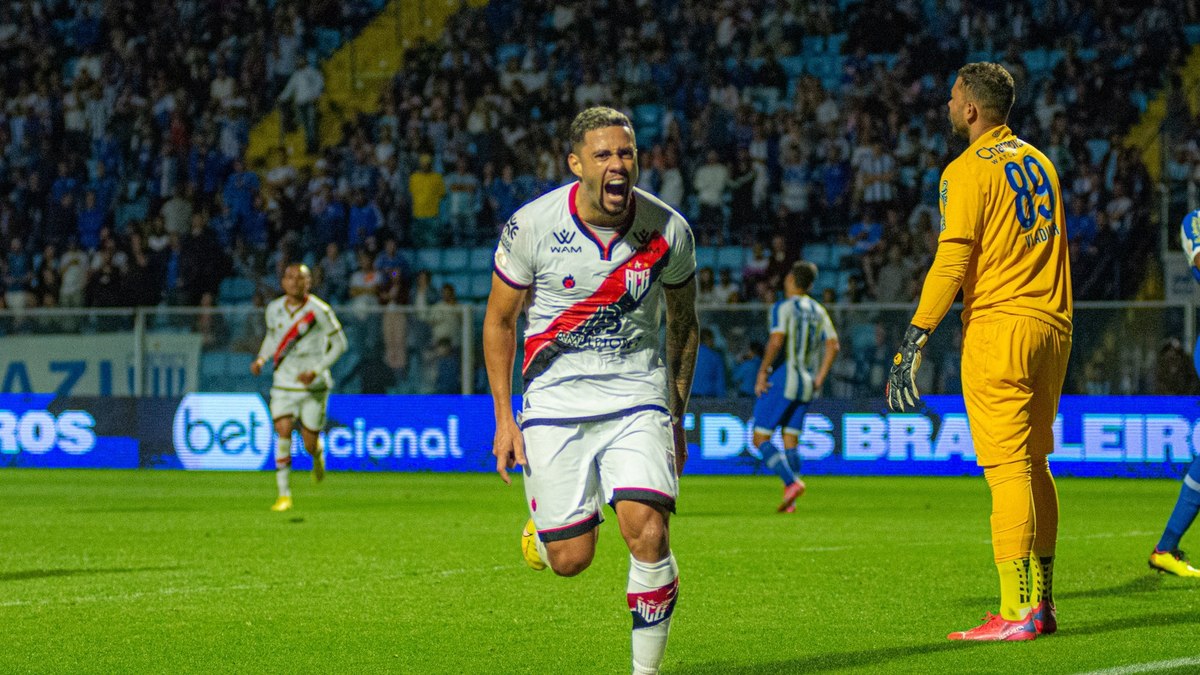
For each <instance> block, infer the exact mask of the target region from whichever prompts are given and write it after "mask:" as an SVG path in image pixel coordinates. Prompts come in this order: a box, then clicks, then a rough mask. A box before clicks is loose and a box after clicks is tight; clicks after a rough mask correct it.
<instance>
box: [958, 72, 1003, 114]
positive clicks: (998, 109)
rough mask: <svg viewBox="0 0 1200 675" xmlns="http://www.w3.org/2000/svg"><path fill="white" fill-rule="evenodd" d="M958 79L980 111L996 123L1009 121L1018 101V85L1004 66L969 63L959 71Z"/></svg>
mask: <svg viewBox="0 0 1200 675" xmlns="http://www.w3.org/2000/svg"><path fill="white" fill-rule="evenodd" d="M958 79H959V81H960V82H962V86H963V89H965V90H966V91H967V93H968V94H969V95H970V96H971V98H972V99H974V101H973V102H974V103H975V105H977V106H979V109H980V110H982V111H984V112H986V113H987V114H989V115H990V116H992V117H993V118H994V119H995V120H996V121H1001V122H1003V121H1007V120H1008V112H1009V111H1010V110H1012V107H1013V101H1014V100H1016V85H1015V84H1014V83H1013V76H1012V75H1011V74H1009V72H1008V71H1007V70H1005V68H1004V66H1002V65H1000V64H999V63H990V62H987V61H981V62H978V63H968V64H967V65H965V66H963V67H962V68H959V69H958Z"/></svg>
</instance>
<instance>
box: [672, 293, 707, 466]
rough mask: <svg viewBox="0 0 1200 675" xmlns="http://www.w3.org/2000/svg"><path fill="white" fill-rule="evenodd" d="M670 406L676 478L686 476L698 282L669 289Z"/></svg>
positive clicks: (697, 340) (697, 336)
mask: <svg viewBox="0 0 1200 675" xmlns="http://www.w3.org/2000/svg"><path fill="white" fill-rule="evenodd" d="M666 298H667V406H668V407H669V408H670V409H671V422H672V424H671V434H672V436H673V437H674V439H675V457H674V459H675V475H677V476H679V475H682V474H683V465H684V462H686V461H687V454H688V453H687V437H686V436H685V435H684V432H683V415H684V413H686V412H687V404H688V396H689V395H690V394H691V392H692V376H693V375H694V374H695V372H696V351H697V350H698V349H699V348H700V322H699V320H698V319H697V318H696V282H695V280H694V279H693V280H689V281H688V282H687V284H686V285H684V286H681V287H679V288H667V289H666Z"/></svg>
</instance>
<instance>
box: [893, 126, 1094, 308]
mask: <svg viewBox="0 0 1200 675" xmlns="http://www.w3.org/2000/svg"><path fill="white" fill-rule="evenodd" d="M940 189H941V194H940V198H939V201H940V202H941V204H940V207H941V213H942V222H941V234H940V235H939V236H938V242H939V244H942V243H943V242H954V243H956V244H967V245H969V246H970V255H969V258H968V259H967V260H966V269H965V274H963V282H962V291H963V305H964V309H963V315H962V319H963V323H964V324H965V323H966V322H968V321H970V320H971V318H973V317H979V316H984V315H986V314H991V313H1003V314H1015V315H1020V316H1029V317H1033V318H1037V319H1042V320H1044V321H1046V322H1048V323H1050V324H1051V325H1054V326H1057V327H1059V328H1061V329H1062V330H1064V331H1067V332H1070V331H1071V313H1072V301H1071V266H1070V261H1069V260H1068V257H1067V232H1066V216H1065V212H1064V210H1063V203H1062V191H1061V190H1060V189H1059V182H1058V172H1057V171H1056V170H1055V168H1054V165H1053V164H1052V163H1051V162H1050V160H1049V159H1048V158H1047V157H1046V155H1044V154H1042V152H1041V151H1040V150H1038V149H1037V148H1035V147H1033V146H1032V145H1030V144H1028V143H1026V142H1025V141H1023V140H1021V139H1020V138H1017V137H1016V135H1014V134H1013V132H1012V130H1011V129H1009V128H1008V127H1007V126H999V127H996V128H994V129H992V130H990V131H988V132H986V133H985V134H983V135H982V136H980V137H979V138H978V139H976V141H975V142H974V143H972V144H971V146H970V147H968V148H967V149H966V150H965V151H964V152H963V153H962V154H961V155H959V156H958V158H956V159H955V160H954V161H953V162H951V163H950V165H949V166H947V167H946V170H945V171H943V172H942V182H941V186H940ZM964 250H965V249H964ZM939 264H944V263H943V260H942V256H938V259H937V260H935V262H934V266H935V268H936V267H937V266H938V265H939ZM937 271H938V270H936V269H935V270H931V272H930V275H929V277H928V280H927V281H926V284H927V285H928V284H929V283H931V282H934V283H941V281H940V277H941V275H938V274H935V273H934V272H937ZM935 280H937V281H935ZM925 290H926V291H930V290H931V289H928V288H926V289H925ZM945 290H946V291H948V295H949V299H952V298H953V295H954V292H953V289H949V288H947V289H945ZM937 296H941V297H946V294H944V293H937V292H935V293H928V292H925V293H922V300H923V302H922V303H921V305H920V307H918V309H917V314H916V316H915V317H914V318H913V323H914V324H916V325H917V326H920V327H922V328H930V329H932V328H934V327H936V326H937V324H938V323H940V321H941V318H942V316H944V314H945V311H946V309H949V304H948V300H947V304H945V305H944V306H943V307H941V308H940V311H939V308H938V307H936V306H935V305H937V304H941V303H938V302H933V301H930V300H932V299H933V298H934V297H937Z"/></svg>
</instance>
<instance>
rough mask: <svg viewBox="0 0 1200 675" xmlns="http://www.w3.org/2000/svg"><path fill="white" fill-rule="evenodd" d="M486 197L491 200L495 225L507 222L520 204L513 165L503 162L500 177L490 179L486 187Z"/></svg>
mask: <svg viewBox="0 0 1200 675" xmlns="http://www.w3.org/2000/svg"><path fill="white" fill-rule="evenodd" d="M488 198H489V199H490V200H491V202H492V212H493V213H494V214H495V220H496V225H500V224H503V223H506V222H508V219H509V218H511V217H512V214H514V213H516V212H517V209H518V208H519V207H520V206H521V204H520V202H519V201H518V197H517V185H516V183H515V182H514V180H513V167H512V165H511V164H505V165H504V168H503V169H501V170H500V177H499V178H497V179H496V180H494V181H492V184H491V186H489V187H488Z"/></svg>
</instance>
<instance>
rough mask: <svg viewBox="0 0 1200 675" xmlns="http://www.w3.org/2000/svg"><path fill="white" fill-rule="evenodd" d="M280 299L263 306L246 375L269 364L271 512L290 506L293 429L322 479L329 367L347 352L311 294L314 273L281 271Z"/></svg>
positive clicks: (329, 313)
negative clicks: (263, 326) (259, 337)
mask: <svg viewBox="0 0 1200 675" xmlns="http://www.w3.org/2000/svg"><path fill="white" fill-rule="evenodd" d="M282 286H283V295H282V296H281V297H278V298H276V299H274V300H272V301H271V302H270V303H269V304H268V305H267V310H266V322H267V334H266V336H265V337H264V338H263V342H262V347H260V348H259V350H258V358H257V359H255V360H254V362H253V363H251V364H250V372H251V373H254V374H255V375H258V374H259V373H261V372H262V369H263V365H265V364H266V363H267V361H270V362H271V363H272V364H273V365H274V367H275V375H274V380H273V381H272V384H271V417H272V419H274V420H275V433H276V435H277V436H278V438H277V439H276V441H275V483H276V485H277V486H278V488H279V498H278V499H276V500H275V504H274V505H272V506H271V510H272V511H287V510H288V509H290V508H292V491H291V488H289V487H288V474H289V473H290V472H291V468H292V430H293V429H294V428H295V427H297V426H298V427H299V428H300V439H301V440H302V441H303V442H304V449H305V450H306V451H307V452H308V454H310V455H312V460H313V480H314V481H316V482H318V483H319V482H321V481H322V480H323V479H324V478H325V455H324V453H323V449H322V448H321V437H320V436H319V435H318V434H319V433H320V432H321V429H322V428H323V427H324V426H325V406H326V404H327V403H328V401H329V389H330V387H332V386H333V376H332V375H330V373H329V368H330V367H331V366H333V364H334V363H335V362H337V360H338V358H339V357H341V355H342V354H344V353H346V347H347V343H346V334H345V333H343V332H342V324H341V323H339V322H338V319H337V316H336V315H334V313H333V310H332V309H331V308H330V307H329V305H327V304H325V303H324V302H323V301H322V300H321V299H320V298H318V297H317V296H315V295H311V294H310V293H309V290H310V289H311V288H312V273H311V272H309V270H308V266H307V265H302V264H299V263H293V264H291V265H288V266H287V268H286V269H284V271H283V280H282Z"/></svg>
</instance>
